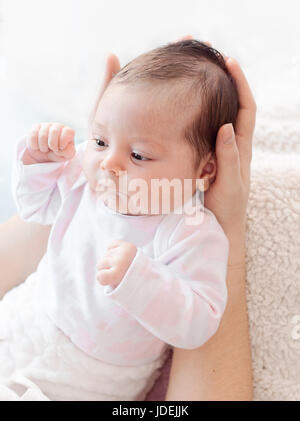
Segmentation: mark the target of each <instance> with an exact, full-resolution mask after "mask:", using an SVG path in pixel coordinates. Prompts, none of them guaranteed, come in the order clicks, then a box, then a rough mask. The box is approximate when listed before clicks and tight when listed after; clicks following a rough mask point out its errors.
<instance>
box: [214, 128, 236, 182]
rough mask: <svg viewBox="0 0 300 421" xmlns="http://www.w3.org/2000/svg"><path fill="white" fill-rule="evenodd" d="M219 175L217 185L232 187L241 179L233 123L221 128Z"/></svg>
mask: <svg viewBox="0 0 300 421" xmlns="http://www.w3.org/2000/svg"><path fill="white" fill-rule="evenodd" d="M216 157H217V175H216V183H218V184H219V183H222V184H223V185H224V187H229V186H230V187H232V185H233V184H232V183H234V181H235V180H238V177H240V159H239V151H238V148H237V144H236V141H235V134H234V130H233V126H232V124H231V123H228V124H224V125H223V126H221V127H220V129H219V131H218V135H217V140H216Z"/></svg>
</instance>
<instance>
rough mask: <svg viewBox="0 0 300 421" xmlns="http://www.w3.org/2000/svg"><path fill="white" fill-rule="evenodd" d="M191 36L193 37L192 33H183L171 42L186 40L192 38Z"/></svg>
mask: <svg viewBox="0 0 300 421" xmlns="http://www.w3.org/2000/svg"><path fill="white" fill-rule="evenodd" d="M193 38H194V37H193V35H184V36H183V37H180V38H176V39H175V40H174V41H172V42H179V41H186V40H187V39H193Z"/></svg>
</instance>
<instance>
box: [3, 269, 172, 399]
mask: <svg viewBox="0 0 300 421" xmlns="http://www.w3.org/2000/svg"><path fill="white" fill-rule="evenodd" d="M38 281H39V279H38V276H37V273H33V274H31V275H30V276H29V277H28V278H27V279H26V281H25V282H24V283H22V284H20V285H19V286H18V287H16V288H14V289H12V290H10V291H9V292H8V293H7V294H6V295H5V296H4V297H3V299H2V300H0V401H7V400H14V401H18V400H20V401H27V400H33V401H40V400H42V401H44V400H51V401H52V400H54V401H79V400H83V401H103V400H106V401H115V400H122V401H123V400H124V401H126V400H129V401H131V400H144V397H145V394H146V393H147V392H148V390H149V389H150V388H151V387H152V385H153V382H154V381H155V380H156V379H157V377H158V376H159V373H160V371H159V369H160V367H161V366H162V364H163V363H164V361H165V358H166V356H167V354H162V355H161V357H160V358H159V359H158V360H156V361H154V362H151V363H149V364H144V365H142V364H141V365H139V366H118V365H112V364H108V363H105V362H102V361H99V360H97V359H95V358H93V357H90V356H88V355H87V354H86V353H85V352H83V351H81V350H80V349H79V348H78V347H77V346H75V345H74V344H73V343H72V341H71V340H70V338H68V337H67V336H66V335H65V334H64V333H63V332H62V331H61V330H60V329H59V328H57V327H56V326H55V325H54V324H53V322H52V321H51V319H50V318H48V316H47V315H46V314H45V313H44V312H43V311H41V308H40V306H39V305H38V296H37V292H38V290H37V283H38Z"/></svg>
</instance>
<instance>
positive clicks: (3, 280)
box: [0, 215, 51, 299]
mask: <svg viewBox="0 0 300 421" xmlns="http://www.w3.org/2000/svg"><path fill="white" fill-rule="evenodd" d="M50 228H51V226H49V225H48V226H42V225H39V224H35V223H31V222H25V221H23V220H22V219H21V218H20V217H19V216H18V215H14V216H12V217H11V218H10V219H8V220H7V221H6V222H4V223H2V224H1V225H0V268H1V269H0V299H1V298H2V297H3V295H4V294H5V293H6V292H7V291H9V290H10V289H11V288H14V287H15V286H17V285H19V284H20V283H21V282H23V281H24V280H25V278H26V277H27V276H28V275H29V274H30V273H32V272H33V271H34V270H35V269H36V267H37V265H38V263H39V261H40V259H41V258H42V256H43V254H44V253H45V251H46V246H47V240H48V236H49V232H50Z"/></svg>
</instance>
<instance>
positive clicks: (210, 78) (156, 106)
mask: <svg viewBox="0 0 300 421" xmlns="http://www.w3.org/2000/svg"><path fill="white" fill-rule="evenodd" d="M237 112H238V94H237V90H236V87H235V84H234V81H233V80H232V79H231V77H230V74H229V73H228V71H227V69H226V66H225V62H224V59H223V57H222V55H221V54H220V53H219V52H218V51H217V50H215V49H214V48H212V47H209V46H207V45H206V44H204V43H202V42H199V41H197V40H186V41H180V42H176V43H170V44H167V45H165V46H162V47H159V48H156V49H154V50H152V51H149V52H147V53H144V54H141V55H140V56H138V57H137V58H135V59H134V60H132V61H131V62H129V63H128V64H127V65H125V66H124V67H123V68H122V69H121V70H120V71H119V72H118V73H117V74H116V75H115V76H114V77H113V79H112V80H111V82H110V83H109V85H108V87H107V88H106V90H105V92H104V95H103V96H102V98H101V100H100V102H99V104H98V107H97V109H96V112H95V115H94V118H93V121H92V122H91V126H90V136H89V138H90V140H89V142H88V145H87V149H86V152H85V159H84V172H85V174H86V177H87V179H88V182H89V184H90V187H91V189H92V190H94V191H96V190H97V187H98V191H99V185H101V183H102V185H103V181H104V180H109V182H111V183H113V184H114V186H115V188H114V189H115V190H117V191H120V190H121V189H120V187H121V185H120V181H121V177H120V176H124V175H125V174H126V181H127V187H128V189H129V190H130V191H129V190H127V200H130V198H133V197H134V196H135V199H136V196H137V194H136V192H137V191H138V189H140V191H141V189H142V188H143V187H142V184H144V186H147V194H146V198H145V199H147V206H144V205H145V203H146V202H143V205H141V203H140V207H139V209H140V211H137V210H135V211H134V214H142V213H144V214H151V213H153V212H151V210H150V209H153V208H152V207H151V200H152V201H153V193H154V190H153V188H154V187H153V186H154V184H151V180H153V179H157V180H162V179H166V180H168V181H169V186H170V185H172V184H171V182H172V180H177V181H176V182H175V181H173V186H175V184H176V185H178V183H181V186H182V196H180V200H182V202H181V203H183V202H184V201H185V200H186V199H188V198H189V196H190V195H191V194H194V193H195V190H196V180H197V179H204V180H205V183H204V189H205V190H207V189H208V188H209V184H210V182H211V181H212V180H213V178H214V177H215V173H216V158H215V153H214V151H215V144H216V136H217V132H218V130H219V128H220V126H222V125H223V124H225V123H232V124H233V126H234V125H235V121H236V116H237ZM185 179H186V180H193V182H192V190H189V192H190V195H188V194H187V196H186V195H185V196H184V197H183V193H184V189H185V187H184V180H185ZM123 180H124V179H123ZM134 180H135V181H134ZM137 180H139V181H137ZM141 180H142V181H141ZM161 185H162V183H161ZM186 185H187V184H186ZM130 186H131V188H130ZM156 186H157V184H156ZM151 187H152V189H151ZM102 191H103V188H102ZM122 191H123V193H124V189H123V190H122ZM155 191H156V193H157V189H155ZM169 194H170V209H171V210H172V209H173V208H174V206H173V205H172V204H175V203H176V198H175V197H174V191H173V189H170V192H169ZM176 194H177V193H176ZM162 196H164V194H162ZM122 197H125V196H122ZM115 200H118V199H115ZM142 200H144V199H142ZM174 200H175V202H174ZM135 203H136V202H135ZM152 203H153V202H152ZM159 203H160V204H159V209H160V210H159V211H158V213H161V200H160V198H159ZM156 206H157V203H156ZM175 207H177V205H175ZM117 208H118V209H119V211H120V203H118V206H117ZM146 208H147V210H146ZM142 209H143V210H142ZM156 209H157V208H156ZM120 212H121V213H129V214H130V212H126V211H122V210H121V211H120ZM154 213H155V212H154ZM156 213H157V212H156Z"/></svg>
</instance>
